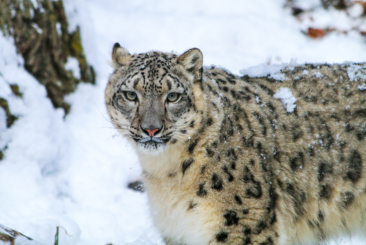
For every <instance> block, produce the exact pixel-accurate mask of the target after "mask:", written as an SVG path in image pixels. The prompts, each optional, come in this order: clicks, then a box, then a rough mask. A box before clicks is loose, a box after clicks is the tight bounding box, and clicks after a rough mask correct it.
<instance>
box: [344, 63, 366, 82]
mask: <svg viewBox="0 0 366 245" xmlns="http://www.w3.org/2000/svg"><path fill="white" fill-rule="evenodd" d="M347 73H348V77H349V79H350V80H351V81H355V82H357V81H358V79H366V66H360V65H350V66H349V67H348V68H347Z"/></svg>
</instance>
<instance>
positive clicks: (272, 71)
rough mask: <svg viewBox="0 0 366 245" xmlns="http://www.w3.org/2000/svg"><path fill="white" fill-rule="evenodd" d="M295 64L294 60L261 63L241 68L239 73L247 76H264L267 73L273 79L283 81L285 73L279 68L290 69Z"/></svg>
mask: <svg viewBox="0 0 366 245" xmlns="http://www.w3.org/2000/svg"><path fill="white" fill-rule="evenodd" d="M295 64H296V63H295V62H294V61H292V62H291V63H289V64H286V63H282V64H274V65H268V64H261V65H257V66H251V67H248V68H245V69H241V70H240V71H239V73H240V74H241V75H243V76H245V75H248V76H249V77H266V76H267V75H270V77H271V78H273V79H276V80H279V81H283V80H284V79H285V75H284V74H282V73H281V70H284V69H286V68H287V69H291V68H293V67H294V65H295Z"/></svg>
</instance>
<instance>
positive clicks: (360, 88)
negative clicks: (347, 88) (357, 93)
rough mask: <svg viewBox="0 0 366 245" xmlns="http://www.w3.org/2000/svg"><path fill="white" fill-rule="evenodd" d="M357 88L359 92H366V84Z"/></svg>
mask: <svg viewBox="0 0 366 245" xmlns="http://www.w3.org/2000/svg"><path fill="white" fill-rule="evenodd" d="M357 88H358V89H359V90H366V84H365V83H364V84H362V85H359V86H357Z"/></svg>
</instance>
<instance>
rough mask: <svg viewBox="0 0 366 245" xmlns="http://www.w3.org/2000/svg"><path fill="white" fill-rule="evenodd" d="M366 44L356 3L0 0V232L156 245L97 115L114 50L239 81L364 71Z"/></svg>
mask: <svg viewBox="0 0 366 245" xmlns="http://www.w3.org/2000/svg"><path fill="white" fill-rule="evenodd" d="M365 41H366V2H365V1H352V0H256V1H249V0H229V1H216V0H210V1H208V0H202V1H193V0H185V1H181V0H177V1H168V0H159V1H158V0H156V1H153V0H144V1H143V0H135V1H127V0H123V1H112V0H65V1H51V0H22V1H21V0H0V224H2V225H5V226H8V227H11V228H13V229H16V230H18V231H20V232H22V233H24V234H26V235H27V236H30V237H32V238H34V239H35V240H37V241H39V242H41V243H43V244H54V240H55V239H54V235H55V232H56V227H57V226H59V227H60V239H59V244H60V245H65V244H73V245H90V244H101V245H102V244H103V245H105V244H114V245H118V244H163V243H162V241H161V238H160V237H159V235H158V233H157V231H156V230H155V228H154V227H153V225H152V222H151V220H150V218H149V210H148V205H147V200H146V193H144V192H141V191H139V188H129V187H133V186H134V185H133V184H131V183H135V182H136V181H138V180H140V167H139V163H138V159H137V157H136V155H135V153H134V151H133V149H132V148H131V146H130V145H129V144H128V143H127V142H126V141H125V140H124V139H123V138H122V137H121V136H119V134H118V133H117V132H116V131H115V130H114V129H113V127H112V124H111V123H110V122H109V119H108V116H107V114H106V110H105V106H104V99H103V96H104V94H103V93H104V88H105V85H106V83H107V81H108V77H109V75H110V74H111V72H112V68H111V67H110V66H109V62H110V60H111V50H112V46H113V44H114V43H115V42H119V43H120V44H121V45H122V46H124V47H125V48H127V49H128V50H129V52H130V53H141V52H147V51H152V50H158V51H164V52H174V53H177V54H180V53H183V52H184V51H186V50H188V49H190V48H192V47H196V48H199V49H200V50H201V51H202V52H203V55H204V65H205V66H210V65H212V64H214V65H216V66H219V67H224V68H226V69H228V70H229V71H231V72H232V73H234V74H237V75H240V74H241V73H243V72H245V70H247V69H250V67H253V66H258V65H262V64H267V65H273V64H282V63H292V64H294V63H297V64H299V65H300V64H304V63H343V62H365V61H366V42H365ZM136 189H137V191H136ZM0 243H1V242H0ZM325 244H332V245H333V244H342V245H346V244H347V245H350V244H358V245H361V244H366V241H365V240H362V239H361V238H357V237H356V238H340V239H338V240H336V241H331V242H327V243H325Z"/></svg>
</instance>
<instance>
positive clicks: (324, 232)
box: [105, 44, 366, 245]
mask: <svg viewBox="0 0 366 245" xmlns="http://www.w3.org/2000/svg"><path fill="white" fill-rule="evenodd" d="M112 59H113V62H114V66H115V71H114V72H113V74H112V75H111V77H110V79H109V83H108V85H107V88H106V96H105V99H106V105H107V109H108V113H109V115H110V117H111V119H112V122H113V124H114V125H115V126H116V128H117V129H118V130H119V131H120V132H121V133H122V134H123V135H125V136H126V137H127V138H128V139H130V140H131V142H132V144H133V145H135V146H136V149H137V152H138V155H139V158H140V161H141V165H142V168H143V173H144V182H145V186H146V189H147V193H148V196H149V201H150V206H151V207H150V208H151V214H152V217H153V220H154V223H155V225H156V226H157V228H158V229H159V231H160V232H161V234H162V236H163V237H164V240H165V241H166V243H167V244H186V245H194V244H197V245H198V244H199V245H202V244H253V245H254V244H261V245H265V244H266V245H274V244H281V245H285V244H312V243H314V244H315V243H317V242H319V241H321V240H324V239H328V238H332V237H335V236H338V235H344V234H350V233H361V234H365V233H366V225H365V224H366V222H365V221H366V168H365V167H366V92H365V90H361V89H358V86H360V85H362V84H363V83H364V82H365V80H363V79H358V80H357V81H352V82H350V81H349V79H348V75H347V65H332V66H328V65H318V66H313V65H304V66H301V67H295V68H293V69H285V70H283V71H282V73H283V74H284V75H285V77H286V79H284V80H283V81H278V80H275V79H273V78H271V77H265V78H250V77H248V76H244V77H237V76H234V75H232V74H230V73H229V72H228V71H226V70H223V69H219V68H215V67H211V68H202V54H201V52H200V51H199V50H198V49H191V50H189V51H187V52H186V53H184V54H182V55H180V56H177V55H175V54H169V53H161V52H149V53H143V54H134V55H130V54H129V53H128V52H127V51H126V50H125V49H123V48H122V47H120V46H119V45H118V44H116V45H115V47H114V49H113V55H112ZM305 71H306V72H305ZM319 72H320V73H321V74H322V76H318V75H316V74H318V73H319ZM347 81H348V82H347ZM281 87H286V88H289V89H290V90H291V92H292V94H293V95H294V97H295V98H296V99H297V101H296V108H295V110H294V111H293V112H287V111H286V108H285V107H284V106H283V104H282V103H281V101H280V100H279V99H276V98H274V94H275V93H276V92H277V91H278V90H279V89H280V88H281ZM125 91H133V92H135V93H136V94H137V97H138V99H137V100H136V101H127V100H126V98H125V97H124V93H125ZM172 92H177V93H179V94H180V100H179V101H177V102H174V103H171V102H168V101H167V96H168V95H169V93H172ZM144 127H151V128H154V127H155V128H159V127H160V128H161V131H159V133H158V134H157V135H155V136H154V137H150V136H148V135H146V134H144V131H143V128H144Z"/></svg>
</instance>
